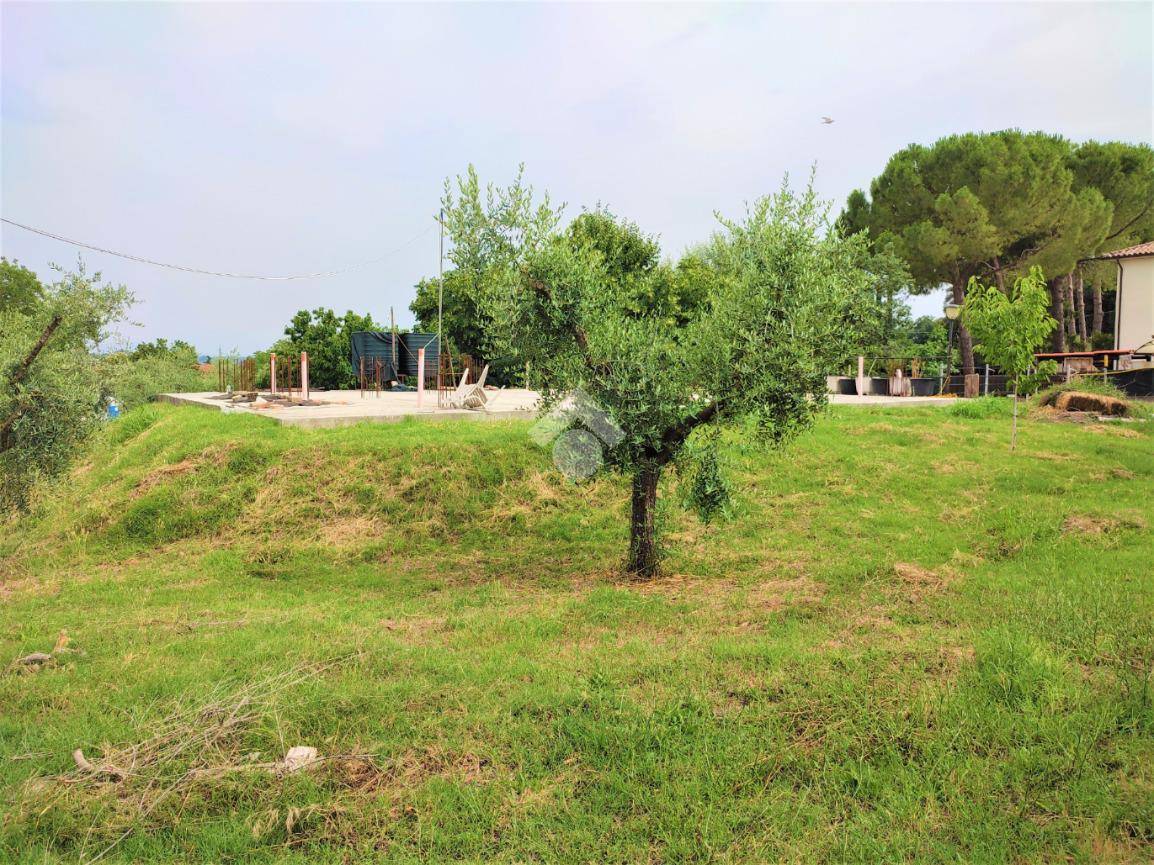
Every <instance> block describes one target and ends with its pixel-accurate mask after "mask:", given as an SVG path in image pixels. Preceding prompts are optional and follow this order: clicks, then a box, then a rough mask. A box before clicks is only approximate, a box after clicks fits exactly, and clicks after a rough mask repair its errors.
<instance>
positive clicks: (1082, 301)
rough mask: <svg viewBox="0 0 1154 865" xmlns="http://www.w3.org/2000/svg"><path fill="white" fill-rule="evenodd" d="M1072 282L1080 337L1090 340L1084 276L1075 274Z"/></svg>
mask: <svg viewBox="0 0 1154 865" xmlns="http://www.w3.org/2000/svg"><path fill="white" fill-rule="evenodd" d="M1071 281H1072V282H1073V283H1074V309H1075V310H1076V311H1077V313H1078V336H1079V337H1081V338H1082V339H1084V340H1089V339H1090V334H1089V333H1088V332H1087V331H1086V286H1085V284H1084V283H1083V282H1082V274H1080V273H1078V274H1075V275H1074V276H1072V277H1071Z"/></svg>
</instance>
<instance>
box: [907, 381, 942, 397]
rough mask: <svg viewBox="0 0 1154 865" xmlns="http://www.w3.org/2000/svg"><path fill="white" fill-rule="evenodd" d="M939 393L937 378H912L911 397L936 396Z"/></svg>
mask: <svg viewBox="0 0 1154 865" xmlns="http://www.w3.org/2000/svg"><path fill="white" fill-rule="evenodd" d="M937 392H938V380H937V379H936V378H911V379H910V396H934V395H935V394H936V393H937Z"/></svg>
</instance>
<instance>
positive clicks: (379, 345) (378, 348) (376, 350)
mask: <svg viewBox="0 0 1154 865" xmlns="http://www.w3.org/2000/svg"><path fill="white" fill-rule="evenodd" d="M397 343H398V345H397V352H396V354H397V364H398V365H401V364H402V363H403V362H402V360H401V357H400V356H401V354H402V353H403V352H404V349H402V348H401V346H400V340H399V339H398V340H397ZM352 344H353V345H352V348H353V354H352V358H353V375H354V376H357V377H358V378H359V376H360V374H361V358H362V357H363V358H364V359H365V376H366V378H367V377H370V376H371V375H372V369H373V362H374V361H376V360H378V359H379V360H382V361H384V362H385V368H384V372H383V374H382V375H381V383H382V384H384V383H387V382H390V381H395V380H396V379H397V378H398V375H397V370H396V368H395V367H394V366H393V335H392V334H391V333H388V332H387V331H382V330H358V331H356V332H355V333H354V334H353V336H352Z"/></svg>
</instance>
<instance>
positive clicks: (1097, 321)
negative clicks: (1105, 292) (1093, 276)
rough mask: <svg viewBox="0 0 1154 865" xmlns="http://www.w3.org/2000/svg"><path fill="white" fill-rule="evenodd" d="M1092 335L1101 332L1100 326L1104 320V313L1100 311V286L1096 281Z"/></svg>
mask: <svg viewBox="0 0 1154 865" xmlns="http://www.w3.org/2000/svg"><path fill="white" fill-rule="evenodd" d="M1093 302H1094V333H1101V332H1102V324H1103V321H1104V319H1105V317H1106V316H1105V312H1104V311H1103V309H1102V284H1101V283H1100V282H1098V281H1097V280H1095V281H1094V301H1093Z"/></svg>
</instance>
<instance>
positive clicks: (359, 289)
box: [0, 2, 1154, 353]
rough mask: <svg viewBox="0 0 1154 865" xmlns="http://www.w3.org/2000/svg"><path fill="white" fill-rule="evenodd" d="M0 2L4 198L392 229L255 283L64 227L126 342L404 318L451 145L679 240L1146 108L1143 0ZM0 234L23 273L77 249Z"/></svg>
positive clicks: (265, 237) (227, 343)
mask: <svg viewBox="0 0 1154 865" xmlns="http://www.w3.org/2000/svg"><path fill="white" fill-rule="evenodd" d="M0 8H2V16H3V17H2V24H3V45H2V47H3V67H2V73H3V80H2V100H3V104H2V109H3V141H2V151H0V154H2V157H3V164H2V168H3V176H2V181H0V192H2V196H3V197H2V200H0V209H2V211H3V215H4V216H5V217H7V218H9V219H14V220H17V221H19V222H23V223H27V224H30V225H34V226H38V227H42V228H45V229H48V230H49V231H52V232H54V233H57V234H61V235H64V236H66V237H71V238H76V239H79V240H83V241H87V242H90V243H93V244H96V245H99V246H103V247H108V248H112V249H117V250H121V251H125V252H128V253H132V254H136V255H140V256H145V257H148V258H154V259H159V260H162V261H168V262H173V263H176V264H185V265H191V266H195V267H200V268H205V269H210V270H221V271H239V272H244V273H256V274H270V275H279V274H294V273H311V272H316V271H322V270H327V269H332V268H336V267H340V266H343V265H347V264H351V263H356V262H362V261H365V260H368V259H373V258H376V257H378V256H381V255H384V254H385V253H386V252H389V251H390V250H396V252H394V253H393V254H391V255H390V256H389V257H388V258H387V259H386V260H384V261H382V262H380V263H378V264H374V265H372V266H369V267H366V268H363V269H360V270H355V271H352V272H350V273H347V274H344V275H341V276H339V277H335V278H330V279H323V280H309V281H300V282H280V283H277V282H271V283H270V282H252V281H241V280H229V279H223V278H219V277H208V276H195V275H190V274H184V273H179V272H176V271H171V270H162V269H159V268H155V267H150V266H147V265H143V264H137V263H133V262H129V261H124V260H121V259H117V258H113V257H110V256H107V255H103V254H100V253H94V252H85V253H83V256H84V259H85V261H86V262H87V263H88V264H89V266H90V267H91V268H92V269H98V270H100V271H102V272H103V273H104V275H105V276H106V277H107V278H110V279H111V280H114V281H117V282H124V283H125V284H127V285H128V286H129V287H130V288H131V289H132V290H133V291H134V292H135V293H136V294H137V296H138V298H139V300H140V303H139V305H138V306H137V307H136V309H135V311H134V318H135V319H136V320H137V321H139V322H141V324H142V326H140V327H133V328H129V329H127V330H126V336H127V338H128V339H129V340H130V341H132V342H136V341H139V340H141V339H151V338H154V337H157V336H166V337H169V338H178V337H179V338H184V339H187V340H190V341H192V342H194V343H195V344H196V345H197V347H198V348H199V349H200V350H201V351H202V352H213V353H215V351H216V349H217V347H218V346H220V347H223V348H224V349H226V350H228V349H231V348H238V349H240V350H241V351H249V350H252V349H256V348H259V347H263V346H267V345H268V344H270V343H271V342H272V341H273V340H274V339H276V338H277V337H278V336H279V335H280V333H281V331H282V329H283V327H284V325H285V323H286V321H287V320H288V318H289V317H290V316H291V314H292V313H293V312H294V311H295V310H297V309H300V308H302V307H310V308H311V307H316V306H322V305H323V306H331V307H334V308H336V309H337V310H338V312H343V311H344V310H345V309H347V308H352V309H355V310H358V311H367V312H371V313H372V314H373V316H374V317H376V318H378V320H382V321H386V322H387V320H388V315H389V307H390V306H393V307H395V308H396V311H397V315H398V318H399V321H400V322H401V323H409V322H411V320H412V316H411V314H410V313H409V311H408V304H409V302H410V300H411V299H412V293H413V284H414V283H415V282H416V281H417V280H418V279H419V278H421V277H422V276H426V275H431V274H435V273H436V268H437V236H436V230H435V225H434V223H433V215H434V213H435V212H436V210H437V207H438V201H439V197H440V193H441V186H442V181H443V179H444V178H445V177H446V176H447V175H451V174H456V173H459V172H460V171H462V170H463V169H464V168H465V167H466V165H467V164H468V163H469V162H473V163H475V164H476V165H477V167H478V170H479V171H480V173H481V175H482V178H483V179H492V180H497V181H501V182H505V181H507V180H509V179H510V177H511V176H512V174H513V172H514V171H515V170H516V166H517V164H518V163H520V162H524V163H525V164H526V175H527V177H528V179H529V180H530V181H531V182H532V183H533V184H534V185H535V186H536V187H537V188H538V189H547V190H548V191H549V192H550V193H551V194H552V195H553V197H554V198H555V199H557V200H561V201H565V202H567V203H568V205H569V207H568V211H567V212H568V213H569V214H570V215H573V214H575V213H577V212H579V211H580V208H581V207H582V206H583V205H584V206H592V205H595V204H597V203H598V202H602V203H605V204H607V205H609V206H610V207H611V208H612V209H613V210H614V211H615V212H617V213H618V214H621V215H624V216H627V217H629V218H631V219H633V220H635V221H637V222H638V223H640V225H641V226H642V227H643V228H645V229H647V230H649V231H652V232H655V233H657V234H659V235H660V237H661V240H662V244H663V248H664V249H665V252H666V254H668V255H670V256H677V255H678V254H680V252H682V251H683V250H684V248H685V247H686V246H687V245H690V244H692V243H695V242H697V241H699V240H701V239H703V238H705V237H706V236H707V235H708V234H709V233H710V231H711V230H712V229H713V227H714V225H715V222H714V217H713V213H714V211H717V210H720V211H721V212H723V213H727V214H733V213H736V212H739V211H740V209H741V208H742V206H743V202H744V201H746V200H748V199H751V198H754V197H756V196H758V195H761V194H763V193H765V192H767V191H771V190H773V189H774V188H776V187H777V186H778V184H779V183H780V181H781V179H782V176H783V175H784V174H785V173H786V172H788V173H789V174H790V175H791V176H792V177H793V178H794V179H795V181H798V182H802V181H804V179H805V177H806V176H807V174H808V172H809V168H810V166H811V165H815V164H816V167H817V184H818V187H819V189H820V191H821V192H822V194H823V195H824V196H826V197H828V198H830V199H832V200H834V201H836V203H837V204H838V205H840V204H841V202H842V201H843V200H844V198H845V196H846V194H847V193H848V192H849V191H850V190H851V189H853V188H854V187H860V186H867V185H868V184H869V181H870V179H871V178H872V177H873V176H874V175H876V174H877V173H878V172H879V171H880V170H881V169H882V167H883V166H884V165H885V162H886V160H887V158H888V157H889V156H890V155H891V154H892V153H893V152H894V151H896V150H898V149H900V148H902V147H903V146H905V145H907V144H909V143H911V142H921V143H929V142H932V141H934V140H935V139H937V138H938V137H940V136H943V135H947V134H950V133H955V132H964V131H969V130H995V129H1002V128H1006V127H1014V126H1016V127H1021V128H1023V129H1027V130H1033V129H1043V130H1047V131H1051V132H1058V133H1062V134H1064V135H1067V136H1069V137H1071V138H1074V139H1078V140H1082V139H1087V138H1098V139H1123V140H1127V141H1147V142H1148V141H1150V140H1151V136H1152V134H1154V130H1152V126H1154V118H1152V103H1154V86H1152V79H1154V56H1152V55H1154V48H1152V46H1154V22H1152V14H1151V10H1152V6H1151V4H1150V3H1094V4H1086V5H1083V4H1076V3H1051V4H1021V3H1018V4H997V3H961V4H949V5H946V4H936V3H921V4H913V3H904V4H880V3H855V4H850V5H844V4H832V3H828V4H806V5H801V4H778V5H709V6H696V5H673V6H663V5H608V4H605V5H527V4H521V5H497V4H469V5H449V4H441V5H422V6H416V5H383V4H381V5H378V4H359V5H340V4H334V3H327V4H313V5H309V4H304V5H301V4H293V5H289V4H280V3H265V4H255V5H242V4H228V5H223V4H152V5H145V4H123V5H121V4H108V5H104V4H98V3H84V4H52V3H37V4H21V3H8V2H5V3H4V4H3V6H2V7H0ZM822 115H829V116H831V117H833V118H835V121H836V122H835V123H834V124H833V125H828V126H827V125H823V124H822V123H821V117H822ZM0 241H2V248H3V253H4V254H5V255H6V256H8V257H9V258H13V257H14V258H18V259H19V260H20V261H21V262H23V263H24V264H26V265H28V266H29V267H32V268H33V269H35V270H37V271H39V272H41V274H42V275H44V272H45V271H46V270H47V266H48V264H49V263H50V262H57V263H60V264H64V265H68V264H72V263H74V262H75V261H76V255H77V252H78V250H76V249H74V248H72V247H69V246H66V245H63V244H61V243H58V242H56V241H53V240H49V239H46V238H41V237H36V236H33V235H30V234H28V233H26V232H23V231H21V230H19V229H15V228H11V227H9V226H6V225H5V226H3V228H2V234H0ZM940 302H941V301H940V300H939V299H937V298H933V299H929V300H922V301H921V302H920V303H919V304H918V311H930V310H931V309H934V308H940Z"/></svg>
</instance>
